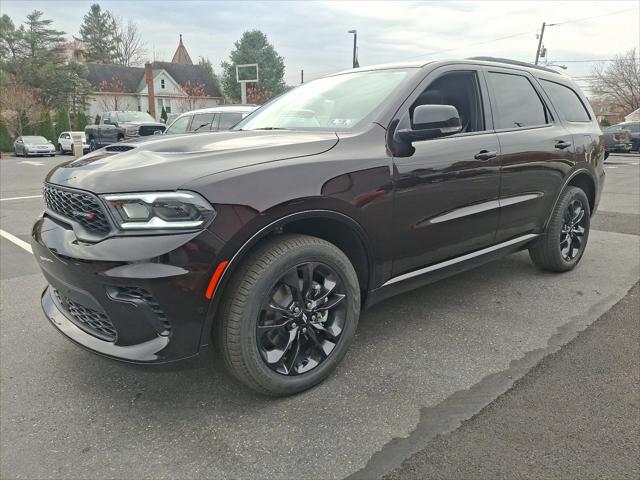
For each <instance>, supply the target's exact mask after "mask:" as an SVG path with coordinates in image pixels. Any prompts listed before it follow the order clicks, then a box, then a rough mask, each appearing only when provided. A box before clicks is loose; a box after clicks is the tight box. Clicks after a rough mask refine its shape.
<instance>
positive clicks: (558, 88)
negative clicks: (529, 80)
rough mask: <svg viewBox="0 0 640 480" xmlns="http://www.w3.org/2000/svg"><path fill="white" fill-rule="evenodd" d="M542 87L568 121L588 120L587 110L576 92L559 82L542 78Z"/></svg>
mask: <svg viewBox="0 0 640 480" xmlns="http://www.w3.org/2000/svg"><path fill="white" fill-rule="evenodd" d="M542 87H543V88H544V90H545V91H546V92H547V94H548V95H549V96H550V97H551V101H552V102H553V104H554V105H555V106H556V108H557V109H558V110H560V111H561V112H562V114H563V115H564V117H565V118H566V119H567V121H569V122H589V121H591V118H590V117H589V112H587V109H586V108H585V107H584V105H583V103H582V100H580V97H578V94H577V93H576V92H574V91H573V90H571V89H570V88H569V87H565V86H564V85H560V84H559V83H555V82H549V81H547V80H542Z"/></svg>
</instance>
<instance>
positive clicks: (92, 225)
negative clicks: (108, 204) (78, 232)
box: [42, 184, 111, 235]
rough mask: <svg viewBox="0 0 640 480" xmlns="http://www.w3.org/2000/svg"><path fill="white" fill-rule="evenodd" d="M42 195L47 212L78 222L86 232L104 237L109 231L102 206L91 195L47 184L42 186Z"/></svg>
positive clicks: (109, 227)
mask: <svg viewBox="0 0 640 480" xmlns="http://www.w3.org/2000/svg"><path fill="white" fill-rule="evenodd" d="M42 194H43V196H44V203H45V205H46V206H47V208H48V209H49V210H51V211H53V212H55V213H57V214H59V215H62V216H63V217H65V218H68V219H70V220H74V221H76V222H78V223H79V224H80V225H82V226H83V227H84V228H85V229H86V230H87V231H89V232H91V233H96V234H102V235H104V234H106V233H108V232H109V230H111V226H110V224H109V220H107V216H106V215H105V213H104V211H103V209H102V206H101V205H100V204H99V203H98V199H96V198H95V197H93V196H92V195H89V194H88V193H84V192H80V191H77V190H74V191H72V190H67V189H62V188H59V187H56V186H54V185H49V184H45V185H44V187H43V188H42Z"/></svg>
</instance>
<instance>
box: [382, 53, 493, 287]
mask: <svg viewBox="0 0 640 480" xmlns="http://www.w3.org/2000/svg"><path fill="white" fill-rule="evenodd" d="M425 104H441V105H453V106H455V107H456V109H457V110H458V113H459V115H460V120H461V124H462V126H463V130H462V131H461V132H460V133H457V134H455V135H451V136H445V137H439V138H433V139H430V140H424V141H414V142H413V149H414V151H413V153H412V154H407V155H408V156H406V157H405V156H403V157H394V159H393V161H394V164H395V204H394V230H395V236H396V238H397V246H396V250H397V252H399V254H398V256H397V257H396V258H395V260H394V264H393V275H394V276H395V275H400V274H403V273H406V272H409V271H412V270H415V269H418V268H421V267H425V266H428V265H432V264H435V263H438V262H441V261H445V260H448V259H452V258H455V257H458V256H460V255H464V254H465V253H469V252H472V251H474V250H478V249H481V248H483V247H487V246H489V245H491V244H492V243H493V241H494V237H495V235H496V230H497V228H498V220H499V213H498V212H499V208H498V206H499V204H498V197H499V191H500V168H499V163H498V156H499V150H500V146H499V143H498V139H497V136H496V134H495V133H494V132H493V124H492V119H491V113H490V110H489V108H490V107H489V100H488V96H487V89H486V83H485V81H484V77H483V72H482V71H481V70H480V69H475V68H474V67H473V66H468V65H464V66H460V67H459V68H458V67H444V68H441V69H437V70H435V71H434V72H432V73H431V74H429V75H428V76H427V77H426V78H425V80H424V81H423V82H422V84H421V85H420V87H419V88H417V89H416V91H415V92H414V93H413V94H412V96H411V97H409V99H407V101H406V102H405V104H404V105H403V107H402V108H401V109H400V111H399V113H398V116H399V117H398V118H400V116H401V115H403V114H404V113H406V111H407V110H409V112H410V113H412V112H413V109H414V108H415V107H416V106H418V105H425Z"/></svg>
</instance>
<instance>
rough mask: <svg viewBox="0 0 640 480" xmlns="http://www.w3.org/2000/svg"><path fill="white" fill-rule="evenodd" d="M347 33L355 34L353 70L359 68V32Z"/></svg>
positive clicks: (351, 31) (350, 31)
mask: <svg viewBox="0 0 640 480" xmlns="http://www.w3.org/2000/svg"><path fill="white" fill-rule="evenodd" d="M347 33H353V68H358V67H359V66H360V65H358V54H357V51H358V50H357V49H358V46H357V45H358V31H357V30H349V31H348V32H347Z"/></svg>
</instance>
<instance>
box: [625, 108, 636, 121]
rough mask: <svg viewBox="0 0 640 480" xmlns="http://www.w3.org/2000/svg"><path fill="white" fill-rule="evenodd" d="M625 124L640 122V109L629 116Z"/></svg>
mask: <svg viewBox="0 0 640 480" xmlns="http://www.w3.org/2000/svg"><path fill="white" fill-rule="evenodd" d="M624 121H625V122H640V108H636V109H635V110H634V111H633V112H631V113H630V114H629V115H627V116H626V117H624Z"/></svg>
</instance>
